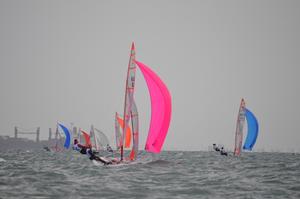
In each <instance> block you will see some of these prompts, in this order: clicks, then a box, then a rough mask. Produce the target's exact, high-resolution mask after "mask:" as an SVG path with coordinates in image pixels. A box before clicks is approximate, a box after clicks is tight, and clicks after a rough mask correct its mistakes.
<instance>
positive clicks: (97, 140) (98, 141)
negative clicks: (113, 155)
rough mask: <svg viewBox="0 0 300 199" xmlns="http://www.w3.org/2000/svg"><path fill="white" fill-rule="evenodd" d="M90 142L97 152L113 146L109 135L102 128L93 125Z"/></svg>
mask: <svg viewBox="0 0 300 199" xmlns="http://www.w3.org/2000/svg"><path fill="white" fill-rule="evenodd" d="M90 144H91V145H92V149H93V151H96V152H100V150H103V151H106V150H108V149H109V148H111V147H110V144H109V141H108V138H107V136H106V135H105V134H104V133H103V132H102V131H101V130H99V129H97V128H94V126H93V125H92V126H91V130H90ZM108 151H110V150H108Z"/></svg>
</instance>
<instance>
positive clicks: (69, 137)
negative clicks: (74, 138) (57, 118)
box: [58, 124, 71, 149]
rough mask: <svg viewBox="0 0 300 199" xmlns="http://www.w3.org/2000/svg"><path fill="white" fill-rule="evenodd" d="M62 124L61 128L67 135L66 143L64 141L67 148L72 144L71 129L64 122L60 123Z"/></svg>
mask: <svg viewBox="0 0 300 199" xmlns="http://www.w3.org/2000/svg"><path fill="white" fill-rule="evenodd" d="M58 125H59V126H60V128H61V129H62V130H63V132H64V134H65V136H66V139H65V143H64V147H65V148H66V149H68V148H69V147H70V144H71V135H70V131H69V129H68V128H67V127H65V126H64V125H62V124H58Z"/></svg>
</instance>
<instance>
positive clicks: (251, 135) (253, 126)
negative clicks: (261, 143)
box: [243, 108, 258, 151]
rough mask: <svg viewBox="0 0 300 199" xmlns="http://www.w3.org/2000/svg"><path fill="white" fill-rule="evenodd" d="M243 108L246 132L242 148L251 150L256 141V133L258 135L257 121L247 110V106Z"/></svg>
mask: <svg viewBox="0 0 300 199" xmlns="http://www.w3.org/2000/svg"><path fill="white" fill-rule="evenodd" d="M245 110H246V120H247V126H248V134H247V138H246V141H245V143H244V146H243V149H246V150H250V151H251V150H252V148H253V146H254V144H255V142H256V139H257V135H258V122H257V119H256V118H255V116H254V114H253V113H252V112H251V111H249V110H248V109H247V108H245Z"/></svg>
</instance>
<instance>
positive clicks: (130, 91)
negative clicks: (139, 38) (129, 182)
mask: <svg viewBox="0 0 300 199" xmlns="http://www.w3.org/2000/svg"><path fill="white" fill-rule="evenodd" d="M135 72H136V64H135V47H134V43H132V45H131V52H130V59H129V63H128V69H127V77H126V87H125V101H124V114H123V121H124V126H123V132H122V141H121V160H123V153H124V152H123V143H124V141H125V147H126V146H128V145H130V144H129V143H128V142H126V141H127V140H125V137H126V135H125V133H126V132H127V128H128V124H129V120H130V117H131V111H132V104H133V102H134V97H133V95H134V86H135Z"/></svg>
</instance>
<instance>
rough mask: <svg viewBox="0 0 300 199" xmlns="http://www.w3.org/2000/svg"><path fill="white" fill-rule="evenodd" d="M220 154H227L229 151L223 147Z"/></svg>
mask: <svg viewBox="0 0 300 199" xmlns="http://www.w3.org/2000/svg"><path fill="white" fill-rule="evenodd" d="M220 154H221V155H226V156H227V152H226V151H225V149H224V148H223V147H222V148H221V150H220Z"/></svg>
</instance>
